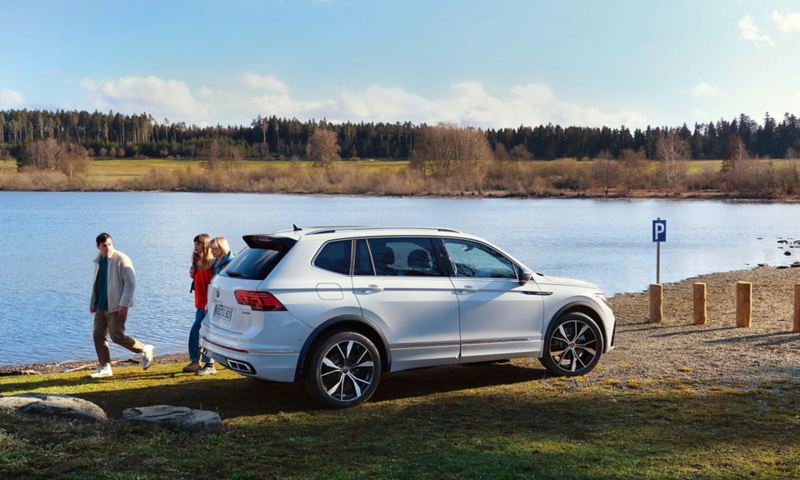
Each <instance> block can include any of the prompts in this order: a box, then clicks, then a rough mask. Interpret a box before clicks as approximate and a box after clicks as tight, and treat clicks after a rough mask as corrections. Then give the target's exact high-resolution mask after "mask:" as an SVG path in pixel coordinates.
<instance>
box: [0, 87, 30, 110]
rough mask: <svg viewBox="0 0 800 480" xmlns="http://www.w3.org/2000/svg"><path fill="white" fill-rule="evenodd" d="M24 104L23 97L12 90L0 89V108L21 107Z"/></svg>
mask: <svg viewBox="0 0 800 480" xmlns="http://www.w3.org/2000/svg"><path fill="white" fill-rule="evenodd" d="M24 104H25V97H23V96H22V94H21V93H19V92H15V91H14V90H8V89H5V88H0V107H6V108H8V107H21V106H22V105H24Z"/></svg>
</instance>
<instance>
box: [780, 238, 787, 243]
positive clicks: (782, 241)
mask: <svg viewBox="0 0 800 480" xmlns="http://www.w3.org/2000/svg"><path fill="white" fill-rule="evenodd" d="M778 243H789V240H783V239H781V240H778Z"/></svg>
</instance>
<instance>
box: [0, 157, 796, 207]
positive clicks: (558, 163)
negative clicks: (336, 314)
mask: <svg viewBox="0 0 800 480" xmlns="http://www.w3.org/2000/svg"><path fill="white" fill-rule="evenodd" d="M14 165H15V164H14V161H10V160H6V161H2V162H0V190H11V191H184V192H236V193H240V192H241V193H287V194H343V195H375V196H381V195H391V196H424V195H436V196H478V197H603V198H664V197H668V198H738V199H758V200H778V201H797V199H798V198H799V197H800V164H798V162H797V161H794V160H791V161H790V160H784V159H779V160H752V161H743V162H742V163H740V164H739V165H740V167H737V169H735V170H734V172H733V173H730V172H726V173H721V172H720V169H721V166H722V160H692V161H688V162H685V163H681V164H679V165H678V166H677V167H676V168H677V170H674V171H673V170H670V168H667V167H666V166H665V165H666V164H665V163H664V162H661V161H656V160H650V161H642V162H641V163H640V164H639V165H638V166H637V167H636V168H635V169H632V170H630V171H627V170H625V168H624V165H623V164H622V162H618V161H614V162H612V163H606V162H602V163H601V162H599V161H597V160H580V161H579V160H576V159H574V158H561V159H557V160H549V161H493V162H487V163H483V164H480V165H469V164H465V165H462V166H460V167H459V168H455V167H452V170H450V171H449V172H447V174H444V175H436V176H434V175H432V174H430V171H427V172H426V173H427V174H425V173H423V172H422V171H421V170H417V169H413V168H410V166H409V162H408V161H407V160H387V159H380V160H371V159H359V160H341V161H338V162H334V163H333V164H332V165H330V166H329V167H324V168H323V167H318V166H315V165H314V164H313V163H312V162H308V161H300V160H296V161H289V160H280V161H265V160H243V161H240V162H237V163H233V164H225V163H218V164H217V166H216V168H213V169H211V168H209V166H208V164H207V162H206V161H204V160H197V159H195V160H188V159H187V160H183V159H181V160H175V159H104V160H93V161H90V162H88V164H83V165H81V164H78V166H79V167H80V168H81V169H83V168H86V169H85V170H78V171H76V172H74V174H73V175H72V176H67V175H65V174H64V173H62V172H60V171H41V170H40V171H26V172H23V173H17V171H16V169H15V168H14ZM670 172H672V173H670Z"/></svg>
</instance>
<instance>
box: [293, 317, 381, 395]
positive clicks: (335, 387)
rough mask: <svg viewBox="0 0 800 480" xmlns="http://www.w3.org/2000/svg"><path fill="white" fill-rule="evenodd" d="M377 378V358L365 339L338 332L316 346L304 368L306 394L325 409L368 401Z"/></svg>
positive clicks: (378, 365)
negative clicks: (306, 366)
mask: <svg viewBox="0 0 800 480" xmlns="http://www.w3.org/2000/svg"><path fill="white" fill-rule="evenodd" d="M380 379H381V356H380V354H379V353H378V349H377V348H375V345H374V344H373V343H372V341H370V339H368V338H367V337H365V336H363V335H361V334H359V333H355V332H339V333H335V334H333V335H331V336H330V337H328V338H326V339H325V340H323V341H322V342H321V343H319V344H317V346H316V347H315V348H314V351H313V352H311V359H310V360H309V364H308V368H306V369H305V378H304V380H305V385H306V390H307V391H308V393H309V394H310V395H311V396H312V397H313V398H314V399H315V400H316V401H317V402H319V403H321V404H322V405H323V406H325V407H328V408H347V407H352V406H353V405H357V404H359V403H361V402H365V401H367V400H369V398H370V397H371V396H372V394H373V393H375V390H376V389H377V388H378V382H379V381H380Z"/></svg>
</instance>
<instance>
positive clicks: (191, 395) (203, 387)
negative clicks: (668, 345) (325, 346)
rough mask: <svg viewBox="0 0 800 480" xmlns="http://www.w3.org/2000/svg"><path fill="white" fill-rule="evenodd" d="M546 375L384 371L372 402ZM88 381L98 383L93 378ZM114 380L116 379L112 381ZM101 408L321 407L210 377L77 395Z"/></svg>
mask: <svg viewBox="0 0 800 480" xmlns="http://www.w3.org/2000/svg"><path fill="white" fill-rule="evenodd" d="M174 375H175V374H171V373H167V374H156V375H153V374H148V373H144V372H143V373H135V374H134V375H130V376H128V375H126V376H125V380H130V381H135V380H148V381H152V380H153V379H154V378H155V379H158V378H159V377H161V378H170V377H173V376H174ZM547 376H548V374H547V371H546V370H545V369H544V368H526V367H524V366H519V365H514V364H511V363H504V364H488V365H483V364H481V365H475V366H446V367H437V368H428V369H421V370H410V371H405V372H398V373H389V374H386V373H384V375H383V377H382V378H381V381H380V385H379V386H378V390H377V392H375V395H374V396H373V397H372V399H371V400H370V401H371V402H381V401H391V400H397V399H405V398H413V397H424V396H428V395H433V394H437V393H446V392H454V391H459V390H468V389H473V388H482V387H490V386H498V385H509V384H515V383H522V382H529V381H535V380H541V379H543V378H546V377H547ZM89 381H90V382H96V381H94V380H89ZM108 381H109V382H113V381H114V379H108ZM82 383H86V382H85V381H83V380H82V379H81V380H66V381H62V380H50V381H44V382H36V383H32V384H31V383H27V384H17V385H15V384H7V385H4V386H5V387H7V388H15V387H16V388H18V389H21V388H24V389H25V390H27V391H35V390H37V389H41V388H51V387H54V386H61V385H64V386H71V387H74V386H76V385H80V384H82ZM74 395H75V396H77V397H80V398H83V399H85V400H89V401H91V402H93V403H96V404H97V405H99V406H100V407H101V408H103V409H104V410H105V411H106V413H108V415H109V416H111V417H113V418H118V417H120V416H121V415H122V411H123V410H124V409H126V408H131V407H143V406H151V405H175V406H185V407H189V408H195V409H202V410H211V411H214V412H217V413H218V414H219V415H220V416H221V417H222V418H223V419H230V418H235V417H240V416H256V415H268V414H275V413H279V412H298V411H314V410H319V409H320V407H319V405H317V404H316V403H314V402H313V401H312V400H311V398H310V397H309V395H308V394H307V393H306V392H305V388H304V386H303V384H302V383H276V382H267V381H262V380H257V379H252V378H245V377H239V378H233V379H231V378H214V377H206V378H203V379H198V380H197V381H192V382H186V383H180V384H168V385H157V386H144V387H141V388H132V389H123V390H102V391H93V392H85V393H83V392H82V393H76V394H74Z"/></svg>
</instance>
